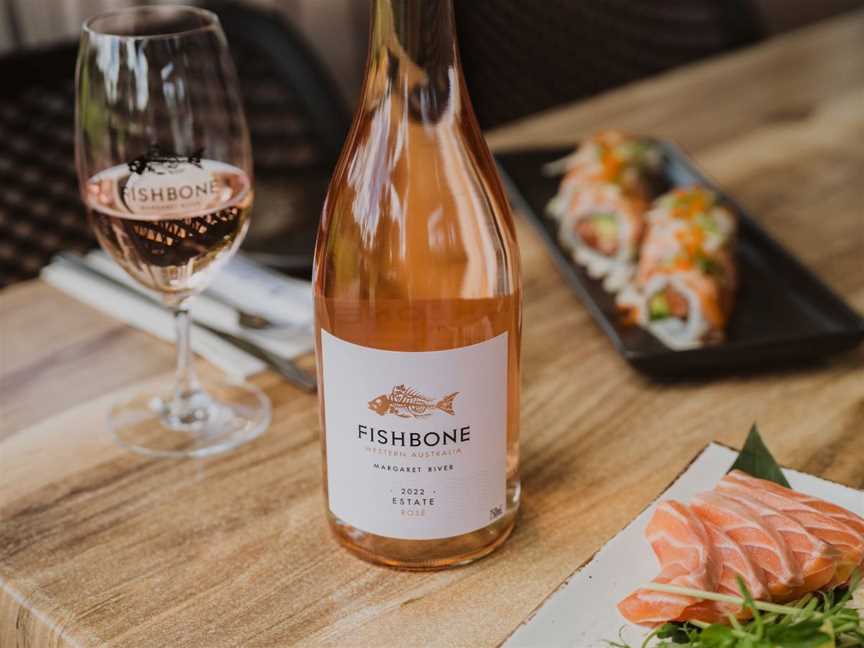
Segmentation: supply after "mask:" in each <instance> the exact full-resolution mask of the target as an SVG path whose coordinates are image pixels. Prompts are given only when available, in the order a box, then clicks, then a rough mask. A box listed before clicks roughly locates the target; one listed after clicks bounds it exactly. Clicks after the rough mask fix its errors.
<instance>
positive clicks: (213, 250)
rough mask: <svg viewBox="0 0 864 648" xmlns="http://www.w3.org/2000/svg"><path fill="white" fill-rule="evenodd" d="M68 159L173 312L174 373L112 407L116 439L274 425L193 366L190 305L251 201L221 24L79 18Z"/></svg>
mask: <svg viewBox="0 0 864 648" xmlns="http://www.w3.org/2000/svg"><path fill="white" fill-rule="evenodd" d="M75 130H76V138H75V151H76V165H77V170H78V178H79V185H80V190H81V196H82V199H83V201H84V203H85V206H86V208H87V213H88V218H89V220H90V223H91V226H92V228H93V230H94V232H95V234H96V237H97V239H98V240H99V243H100V244H101V246H102V248H103V249H104V250H105V251H106V252H107V253H108V254H109V255H110V256H111V257H112V258H113V259H114V260H115V261H117V263H118V264H119V265H120V266H121V267H123V269H124V270H126V272H127V273H128V274H129V275H130V276H131V277H133V278H134V279H135V280H136V281H138V282H139V283H141V284H142V285H144V286H146V287H148V288H150V289H153V290H155V291H157V292H159V293H160V294H161V296H162V299H163V302H164V303H165V305H166V306H168V307H170V308H171V309H172V310H173V311H174V315H175V321H176V327H177V377H176V381H175V384H174V387H173V388H172V389H170V390H166V391H165V392H164V393H162V394H149V393H148V394H141V395H137V396H134V397H132V398H131V399H129V400H127V401H126V402H124V403H122V404H119V405H117V406H115V407H114V409H113V410H112V412H111V414H110V416H109V424H110V427H111V429H112V431H113V433H114V435H115V437H116V439H117V440H118V442H120V443H121V444H122V445H124V446H126V447H129V448H132V449H134V450H136V451H139V452H142V453H145V454H148V455H155V456H172V457H190V456H205V455H208V454H213V453H216V452H222V451H225V450H228V449H230V448H233V447H235V446H236V445H239V444H240V443H243V442H245V441H248V440H250V439H252V438H254V437H255V436H257V435H258V434H260V433H261V432H262V431H263V430H264V429H266V427H267V425H268V424H269V420H270V405H269V402H268V401H267V399H266V397H265V396H264V395H263V394H262V393H261V392H260V390H258V389H257V388H255V387H253V386H251V385H245V384H230V383H225V382H221V381H215V382H214V381H211V382H210V383H208V384H202V382H201V381H200V380H199V379H198V377H197V376H196V374H195V371H194V369H193V366H192V357H191V352H190V345H189V326H190V320H189V311H188V300H189V299H190V298H191V297H193V296H194V295H196V294H198V293H199V292H201V291H202V290H203V289H204V288H206V286H207V285H208V284H209V282H210V281H211V280H212V278H213V275H214V274H215V273H216V272H218V270H219V268H220V267H222V266H223V265H224V264H225V263H226V262H227V261H228V260H229V259H230V258H231V256H232V255H233V254H234V252H236V250H237V248H238V247H239V245H240V243H241V242H242V241H243V238H244V237H245V235H246V231H247V230H248V227H249V216H250V211H251V208H252V203H253V199H254V191H253V178H252V153H251V147H250V144H249V134H248V129H247V126H246V119H245V116H244V113H243V107H242V104H241V101H240V97H239V95H238V92H237V77H236V72H235V70H234V66H233V62H232V59H231V56H230V53H229V51H228V46H227V43H226V40H225V36H224V34H223V32H222V29H221V27H220V25H219V20H218V18H217V17H216V16H215V15H214V14H213V13H211V12H208V11H205V10H202V9H198V8H193V7H182V6H167V5H165V6H154V7H138V8H132V9H125V10H120V11H113V12H108V13H105V14H100V15H98V16H95V17H93V18H91V19H89V20H88V21H86V22H85V23H84V27H83V29H82V35H81V45H80V48H79V54H78V64H77V69H76V129H75Z"/></svg>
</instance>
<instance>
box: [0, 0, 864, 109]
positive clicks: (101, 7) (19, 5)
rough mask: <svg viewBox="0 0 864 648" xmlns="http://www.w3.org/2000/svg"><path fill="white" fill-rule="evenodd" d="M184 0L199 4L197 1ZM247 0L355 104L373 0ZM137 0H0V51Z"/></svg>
mask: <svg viewBox="0 0 864 648" xmlns="http://www.w3.org/2000/svg"><path fill="white" fill-rule="evenodd" d="M173 1H175V2H180V3H182V2H184V0H173ZM185 1H186V3H188V4H195V2H194V0H185ZM247 1H248V2H251V3H254V4H258V5H261V6H264V7H268V8H272V9H274V10H276V11H278V12H279V13H280V14H282V15H283V16H285V17H286V18H288V19H289V20H290V21H292V23H293V24H294V25H295V26H296V27H297V28H298V29H299V30H300V31H301V32H302V33H303V34H304V35H305V36H306V38H307V40H308V41H309V42H310V43H311V44H312V45H313V46H314V47H315V48H316V49H317V50H318V52H319V55H320V56H321V58H322V60H323V61H324V63H325V65H326V66H327V67H328V68H329V70H330V72H331V74H332V75H333V77H334V79H335V80H336V82H337V84H338V85H339V88H340V89H341V91H342V93H343V94H344V96H345V99H346V101H348V103H349V105H353V102H354V99H355V97H356V95H357V92H358V90H359V86H360V82H361V75H362V69H363V63H364V60H365V52H366V39H367V30H368V6H369V0H247ZM524 1H525V2H534V1H538V0H524ZM572 1H573V2H578V1H579V0H572ZM633 1H634V2H637V1H643V2H656V1H657V0H633ZM661 1H662V0H661ZM719 1H720V2H722V1H723V0H719ZM753 2H754V4H755V5H756V7H757V8H758V9H759V11H760V13H761V14H762V16H763V19H764V23H765V27H766V28H767V29H768V31H769V32H770V33H778V32H782V31H786V30H789V29H794V28H797V27H800V26H803V25H805V24H808V23H810V22H813V21H815V20H819V19H822V18H825V17H828V16H830V15H833V14H836V13H838V12H841V11H845V10H849V9H853V8H856V7H862V6H864V0H753ZM139 4H156V3H154V2H147V0H0V53H2V52H4V51H8V50H10V49H13V48H15V47H17V46H38V45H44V44H49V43H51V42H56V41H58V40H64V39H70V38H77V34H78V30H79V28H80V26H81V22H82V21H83V20H84V18H86V17H87V16H90V15H92V14H95V13H99V12H100V11H106V10H108V9H115V8H121V7H128V6H133V5H139Z"/></svg>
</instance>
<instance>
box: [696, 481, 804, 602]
mask: <svg viewBox="0 0 864 648" xmlns="http://www.w3.org/2000/svg"><path fill="white" fill-rule="evenodd" d="M690 506H691V508H692V509H693V510H694V511H695V512H696V514H697V515H698V516H699V517H701V518H702V519H703V520H706V521H708V522H712V523H714V524H715V525H717V526H718V527H720V529H721V530H722V531H724V532H725V533H726V535H728V536H729V537H730V538H732V539H733V540H734V541H735V542H737V543H738V544H739V545H740V546H741V548H742V549H743V550H744V552H745V553H746V554H747V556H748V557H749V558H750V560H751V562H752V563H754V564H756V565H759V567H761V569H762V572H763V574H764V576H765V578H764V583H765V585H766V586H767V588H768V591H769V592H770V593H771V597H772V599H774V600H776V601H788V600H791V597H792V596H793V595H794V592H795V591H796V589H797V588H798V587H800V586H801V585H803V583H804V580H803V578H802V575H801V573H800V571H799V569H798V567H797V565H796V563H795V560H794V559H793V557H792V555H791V552H790V550H789V547H788V545H787V544H786V541H785V540H784V539H783V536H782V535H780V534H779V533H778V532H777V531H776V530H775V529H774V528H773V527H772V526H770V525H769V524H768V523H767V522H765V521H764V520H763V519H762V518H761V517H760V516H759V515H757V514H756V513H754V512H753V511H752V510H751V509H749V508H748V507H746V506H743V505H741V504H740V503H738V502H737V501H735V500H734V499H732V498H730V497H727V496H725V495H721V494H720V493H717V492H714V491H709V492H705V493H701V494H700V495H697V496H696V497H695V498H694V499H693V502H692V503H691V505H690Z"/></svg>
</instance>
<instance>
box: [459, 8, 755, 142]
mask: <svg viewBox="0 0 864 648" xmlns="http://www.w3.org/2000/svg"><path fill="white" fill-rule="evenodd" d="M455 6H456V25H457V30H458V33H459V43H460V50H461V57H462V63H463V67H464V70H465V77H466V81H467V83H468V88H469V90H470V92H471V99H472V103H473V104H474V108H475V110H476V112H477V116H478V119H479V120H480V123H481V125H482V126H483V127H484V128H491V127H494V126H497V125H500V124H503V123H505V122H508V121H511V120H514V119H518V118H519V117H523V116H525V115H529V114H531V113H535V112H537V111H540V110H544V109H546V108H551V107H553V106H556V105H559V104H562V103H566V102H570V101H575V100H577V99H582V98H585V97H589V96H591V95H594V94H597V93H599V92H601V91H603V90H607V89H609V88H614V87H616V86H619V85H622V84H625V83H628V82H630V81H634V80H636V79H640V78H643V77H646V76H649V75H652V74H656V73H658V72H662V71H664V70H668V69H670V68H673V67H676V66H679V65H682V64H685V63H689V62H691V61H695V60H697V59H700V58H704V57H707V56H711V55H713V54H717V53H720V52H724V51H727V50H730V49H734V48H736V47H741V46H743V45H747V44H749V43H753V42H755V41H757V40H758V39H760V38H761V37H763V35H764V33H765V29H764V27H763V25H762V20H761V17H760V14H759V13H758V11H757V10H756V8H755V7H754V6H753V5H752V4H751V0H542V1H531V2H525V1H524V0H455ZM610 126H614V124H610Z"/></svg>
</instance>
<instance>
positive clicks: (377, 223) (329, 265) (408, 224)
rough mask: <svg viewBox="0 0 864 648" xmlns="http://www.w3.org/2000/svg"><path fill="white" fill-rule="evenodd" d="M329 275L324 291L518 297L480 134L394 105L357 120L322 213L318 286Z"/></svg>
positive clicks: (495, 183)
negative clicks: (395, 287) (359, 287)
mask: <svg viewBox="0 0 864 648" xmlns="http://www.w3.org/2000/svg"><path fill="white" fill-rule="evenodd" d="M322 274H323V275H329V276H326V278H325V279H323V280H322V282H320V283H321V286H320V288H322V289H324V288H325V287H327V288H330V289H336V288H337V285H338V284H340V283H345V282H357V281H360V282H362V283H363V284H364V285H367V286H370V285H373V284H374V285H378V284H379V283H381V282H386V283H388V284H392V283H394V282H395V283H396V284H400V289H401V290H408V291H409V292H410V293H411V294H418V293H420V294H422V295H423V296H429V293H433V294H434V293H440V292H442V291H446V290H451V291H452V288H453V286H454V285H459V286H461V289H462V290H463V291H464V292H467V293H470V294H471V295H472V296H481V297H488V296H491V295H497V294H506V293H510V292H514V291H515V290H516V289H517V287H518V286H517V284H518V251H517V249H516V240H515V236H514V231H513V223H512V216H511V215H510V210H509V206H508V204H507V201H506V198H505V197H504V194H503V191H502V190H501V186H500V181H499V179H498V176H497V171H496V169H495V166H494V163H493V161H492V158H491V155H489V153H488V150H487V149H486V148H485V142H483V140H482V136H480V135H479V133H476V134H474V133H472V132H470V129H466V124H465V123H464V122H462V121H460V120H451V121H450V122H449V123H448V122H447V121H444V120H442V121H440V122H439V123H437V124H435V125H429V124H424V123H420V122H417V121H415V120H412V119H409V118H407V117H406V116H405V115H404V113H401V114H400V112H399V111H396V110H394V108H393V106H392V105H390V106H387V105H382V106H379V107H378V108H377V109H376V110H374V111H371V112H370V113H369V114H367V115H365V116H364V117H361V118H360V119H358V120H357V123H355V126H354V131H353V132H352V135H351V137H350V138H349V142H348V144H347V145H346V149H345V151H343V154H342V159H341V160H340V162H339V164H338V166H337V169H336V172H335V174H334V177H333V180H332V182H331V185H330V189H329V191H328V196H327V200H326V203H325V207H324V213H323V215H322V224H321V230H320V232H319V242H318V248H317V250H316V279H317V278H318V277H321V276H322ZM317 283H319V282H317V281H316V284H317ZM328 292H329V291H328ZM433 296H434V295H433Z"/></svg>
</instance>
